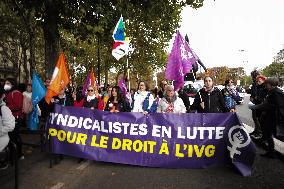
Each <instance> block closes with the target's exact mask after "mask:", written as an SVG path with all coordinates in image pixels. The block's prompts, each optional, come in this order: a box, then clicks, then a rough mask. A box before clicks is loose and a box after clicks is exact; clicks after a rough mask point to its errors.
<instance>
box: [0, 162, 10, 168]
mask: <svg viewBox="0 0 284 189" xmlns="http://www.w3.org/2000/svg"><path fill="white" fill-rule="evenodd" d="M8 167H9V164H8V163H7V162H2V163H0V170H3V169H7V168H8Z"/></svg>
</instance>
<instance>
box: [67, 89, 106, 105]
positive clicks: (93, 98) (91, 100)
mask: <svg viewBox="0 0 284 189" xmlns="http://www.w3.org/2000/svg"><path fill="white" fill-rule="evenodd" d="M72 97H73V99H74V106H75V107H86V108H90V109H93V110H94V109H99V110H103V106H100V104H101V103H100V100H101V99H100V98H99V97H98V96H97V95H96V89H95V87H94V86H92V85H88V87H87V96H86V97H85V98H83V99H82V100H81V101H80V102H77V101H76V94H73V95H72Z"/></svg>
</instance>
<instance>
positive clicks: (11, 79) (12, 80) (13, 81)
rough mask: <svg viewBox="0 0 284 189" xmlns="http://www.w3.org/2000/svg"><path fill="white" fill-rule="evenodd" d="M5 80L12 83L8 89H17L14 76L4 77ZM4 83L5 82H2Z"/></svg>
mask: <svg viewBox="0 0 284 189" xmlns="http://www.w3.org/2000/svg"><path fill="white" fill-rule="evenodd" d="M5 81H9V82H10V83H11V85H12V88H11V90H10V91H13V90H15V89H17V82H16V79H14V78H6V79H5ZM4 85H5V84H4Z"/></svg>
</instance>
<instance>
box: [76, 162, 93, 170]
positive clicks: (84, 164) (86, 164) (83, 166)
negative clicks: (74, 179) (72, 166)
mask: <svg viewBox="0 0 284 189" xmlns="http://www.w3.org/2000/svg"><path fill="white" fill-rule="evenodd" d="M90 163H91V161H90V160H88V161H85V162H84V163H82V164H81V165H80V166H79V167H77V168H76V169H78V170H83V169H85V168H86V167H88V166H89V165H90Z"/></svg>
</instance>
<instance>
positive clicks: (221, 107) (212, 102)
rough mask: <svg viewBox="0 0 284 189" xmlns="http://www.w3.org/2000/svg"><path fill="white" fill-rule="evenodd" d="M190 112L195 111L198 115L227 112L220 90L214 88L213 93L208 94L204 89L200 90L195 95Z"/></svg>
mask: <svg viewBox="0 0 284 189" xmlns="http://www.w3.org/2000/svg"><path fill="white" fill-rule="evenodd" d="M200 96H201V99H200ZM201 102H204V106H205V107H204V109H203V108H202V107H201V105H200V103H201ZM191 110H197V112H199V113H221V112H228V111H229V110H228V108H226V105H225V102H224V98H223V96H222V94H221V92H220V90H219V89H218V88H216V87H214V89H213V91H212V92H210V93H209V92H207V91H205V89H204V88H202V89H200V91H199V92H198V93H197V94H196V95H195V98H194V102H193V104H192V106H191Z"/></svg>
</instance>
